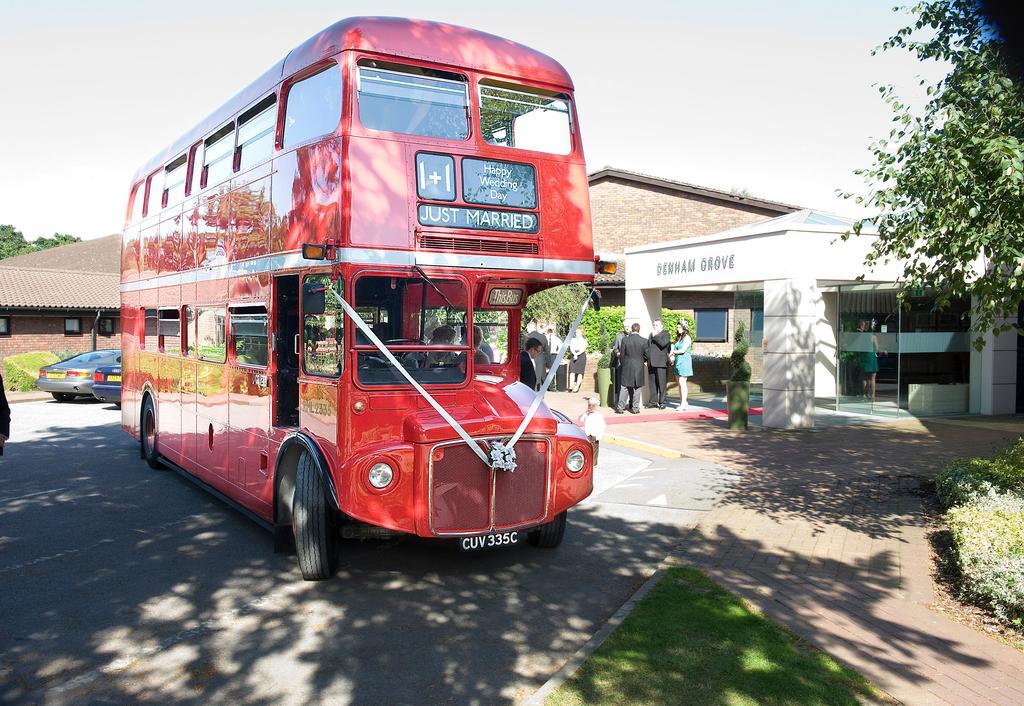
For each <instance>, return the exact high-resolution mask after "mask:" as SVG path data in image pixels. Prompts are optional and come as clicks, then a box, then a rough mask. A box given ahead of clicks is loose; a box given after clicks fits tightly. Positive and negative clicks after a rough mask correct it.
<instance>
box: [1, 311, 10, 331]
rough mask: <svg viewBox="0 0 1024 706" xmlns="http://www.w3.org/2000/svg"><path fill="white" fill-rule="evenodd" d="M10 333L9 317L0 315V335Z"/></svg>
mask: <svg viewBox="0 0 1024 706" xmlns="http://www.w3.org/2000/svg"><path fill="white" fill-rule="evenodd" d="M10 335H11V317H10V316H0V336H10Z"/></svg>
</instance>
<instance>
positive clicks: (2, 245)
mask: <svg viewBox="0 0 1024 706" xmlns="http://www.w3.org/2000/svg"><path fill="white" fill-rule="evenodd" d="M81 241H82V239H81V238H78V237H76V236H74V235H68V234H67V233H54V234H53V235H52V236H51V237H49V238H46V237H44V236H39V237H38V238H36V239H35V240H33V241H32V242H31V243H30V242H28V241H26V240H25V236H24V234H23V233H22V232H21V231H20V230H18V229H17V228H15V227H14V226H12V225H0V260H3V259H4V258H7V257H14V256H15V255H24V254H25V253H30V252H37V251H39V250H47V249H49V248H57V247H60V246H61V245H67V244H68V243H79V242H81Z"/></svg>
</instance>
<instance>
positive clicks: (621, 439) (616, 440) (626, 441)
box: [601, 432, 686, 458]
mask: <svg viewBox="0 0 1024 706" xmlns="http://www.w3.org/2000/svg"><path fill="white" fill-rule="evenodd" d="M601 441H607V442H608V443H610V444H615V445H617V446H625V447H626V448H628V449H634V450H636V451H644V452H646V453H649V454H654V455H655V456H661V457H662V458H686V454H684V453H683V452H682V451H677V450H676V449H670V448H668V447H667V446H659V445H657V444H651V443H649V442H646V441H638V440H636V439H631V438H629V437H628V436H618V435H617V434H609V433H607V432H605V435H604V436H603V437H601Z"/></svg>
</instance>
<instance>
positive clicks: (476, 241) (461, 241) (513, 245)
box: [420, 235, 540, 255]
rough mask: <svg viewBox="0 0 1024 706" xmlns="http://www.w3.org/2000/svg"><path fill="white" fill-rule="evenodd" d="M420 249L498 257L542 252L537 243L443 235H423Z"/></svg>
mask: <svg viewBox="0 0 1024 706" xmlns="http://www.w3.org/2000/svg"><path fill="white" fill-rule="evenodd" d="M420 247H421V248H423V249H424V250H443V251H444V252H473V253H491V254H497V255H536V254H537V253H538V252H540V248H539V246H538V245H537V243H536V242H530V241H522V240H497V239H495V238H453V237H450V236H442V235H421V236H420Z"/></svg>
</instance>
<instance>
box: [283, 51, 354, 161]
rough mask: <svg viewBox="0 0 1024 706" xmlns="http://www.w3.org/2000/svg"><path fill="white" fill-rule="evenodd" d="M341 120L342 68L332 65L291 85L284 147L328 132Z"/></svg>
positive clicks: (285, 118)
mask: <svg viewBox="0 0 1024 706" xmlns="http://www.w3.org/2000/svg"><path fill="white" fill-rule="evenodd" d="M340 121H341V68H340V67H339V66H331V67H330V68H327V69H324V70H323V71H321V72H320V73H318V74H313V75H312V76H310V77H309V78H304V79H302V80H301V81H299V82H297V83H295V84H294V85H293V86H292V87H291V88H289V89H288V102H287V105H286V106H285V113H284V148H285V149H288V148H290V147H294V146H295V145H298V144H301V143H303V142H308V141H309V140H312V139H314V138H317V137H321V136H323V135H327V134H329V133H332V132H334V131H335V130H337V129H338V122H340Z"/></svg>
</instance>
